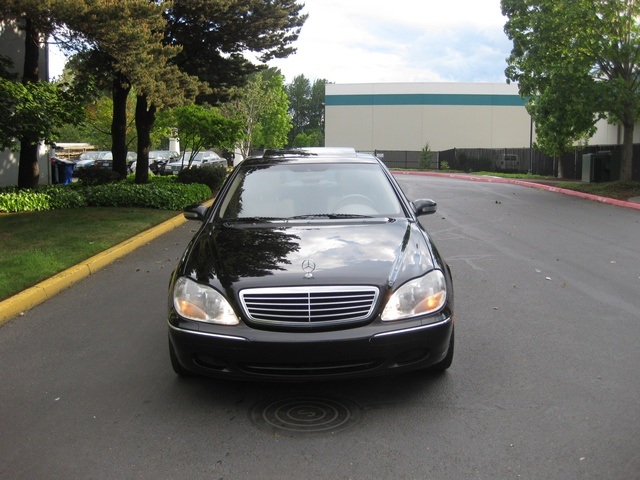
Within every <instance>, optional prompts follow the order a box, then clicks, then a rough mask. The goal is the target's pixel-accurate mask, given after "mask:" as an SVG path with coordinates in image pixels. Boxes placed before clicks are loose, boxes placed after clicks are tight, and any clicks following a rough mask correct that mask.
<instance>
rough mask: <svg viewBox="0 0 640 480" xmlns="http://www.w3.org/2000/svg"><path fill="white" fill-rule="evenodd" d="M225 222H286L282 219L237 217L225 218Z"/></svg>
mask: <svg viewBox="0 0 640 480" xmlns="http://www.w3.org/2000/svg"><path fill="white" fill-rule="evenodd" d="M223 220H224V221H225V222H230V223H260V222H274V221H282V220H286V219H285V218H282V217H237V218H225V219H223Z"/></svg>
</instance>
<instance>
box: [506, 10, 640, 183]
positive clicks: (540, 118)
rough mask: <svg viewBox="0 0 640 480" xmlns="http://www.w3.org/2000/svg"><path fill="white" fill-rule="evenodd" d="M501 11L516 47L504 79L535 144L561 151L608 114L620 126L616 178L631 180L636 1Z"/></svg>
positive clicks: (636, 105)
mask: <svg viewBox="0 0 640 480" xmlns="http://www.w3.org/2000/svg"><path fill="white" fill-rule="evenodd" d="M501 6H502V13H503V14H504V15H506V16H507V18H508V20H507V23H506V25H505V32H506V33H507V35H508V37H509V38H510V39H511V40H512V41H513V49H512V51H511V55H510V56H509V58H508V59H507V62H508V67H507V70H506V72H505V73H506V75H507V78H508V79H509V80H510V81H515V82H518V84H519V88H520V93H521V95H522V96H523V97H527V98H529V111H530V112H531V114H532V117H533V118H534V120H535V122H536V125H537V135H538V137H539V143H541V145H543V146H544V145H547V146H549V148H550V149H551V150H553V149H554V148H556V149H557V148H560V147H562V146H563V145H564V146H566V145H568V144H570V143H571V142H573V141H576V140H577V139H579V138H581V137H584V136H588V135H589V133H590V132H592V131H593V126H594V124H595V122H596V121H597V119H598V118H600V117H601V116H603V115H606V116H607V118H608V119H609V120H610V121H611V122H614V123H617V124H618V125H622V127H623V131H624V134H623V149H622V162H621V166H620V179H621V180H631V177H632V162H633V130H634V126H635V122H636V120H637V119H638V118H639V115H640V83H639V82H640V27H639V24H638V19H639V18H640V2H638V0H502V1H501ZM551 153H552V154H553V153H554V152H551Z"/></svg>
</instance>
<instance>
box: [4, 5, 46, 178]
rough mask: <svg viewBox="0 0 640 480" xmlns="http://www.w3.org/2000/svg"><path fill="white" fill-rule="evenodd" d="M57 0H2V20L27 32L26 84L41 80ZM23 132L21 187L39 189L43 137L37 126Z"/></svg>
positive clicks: (20, 140)
mask: <svg viewBox="0 0 640 480" xmlns="http://www.w3.org/2000/svg"><path fill="white" fill-rule="evenodd" d="M57 3H58V2H57V1H56V0H1V1H0V21H14V22H15V24H16V25H17V26H18V27H19V28H20V29H21V30H22V31H23V32H24V37H25V43H24V67H23V72H22V83H23V84H24V85H25V86H27V85H30V84H37V83H38V82H39V81H40V72H39V61H40V48H41V46H42V45H43V44H44V41H45V38H46V36H47V35H49V34H50V33H51V32H52V31H53V29H54V28H55V27H56V19H55V14H54V12H55V7H56V5H57ZM19 135H20V139H19V142H20V160H19V165H18V187H19V188H36V187H37V186H38V180H39V177H40V167H39V165H38V146H39V143H40V140H41V138H40V137H39V132H38V131H37V129H36V130H34V129H24V130H22V131H21V132H19Z"/></svg>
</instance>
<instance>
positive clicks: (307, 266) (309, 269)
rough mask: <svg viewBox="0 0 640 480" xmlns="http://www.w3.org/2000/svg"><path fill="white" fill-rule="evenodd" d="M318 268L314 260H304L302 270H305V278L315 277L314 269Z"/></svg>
mask: <svg viewBox="0 0 640 480" xmlns="http://www.w3.org/2000/svg"><path fill="white" fill-rule="evenodd" d="M315 269H316V264H315V263H314V262H313V260H309V259H307V260H305V261H303V262H302V270H304V272H305V274H304V278H313V271H314V270H315Z"/></svg>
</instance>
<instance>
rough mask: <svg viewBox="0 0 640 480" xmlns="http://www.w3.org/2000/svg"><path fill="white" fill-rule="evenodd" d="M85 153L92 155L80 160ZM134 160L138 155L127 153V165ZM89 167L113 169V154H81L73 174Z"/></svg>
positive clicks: (105, 151)
mask: <svg viewBox="0 0 640 480" xmlns="http://www.w3.org/2000/svg"><path fill="white" fill-rule="evenodd" d="M87 153H91V154H94V155H88V156H87V157H88V158H87V157H85V158H82V156H83V155H85V154H87ZM136 158H138V154H137V153H136V152H127V165H129V164H130V163H131V162H134V161H135V160H136ZM91 167H102V168H113V154H112V153H111V151H109V150H104V151H95V152H85V153H83V154H81V155H80V159H79V160H78V161H77V162H76V165H75V167H74V169H73V174H74V175H75V176H77V175H78V172H79V171H80V170H82V169H84V168H91Z"/></svg>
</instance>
